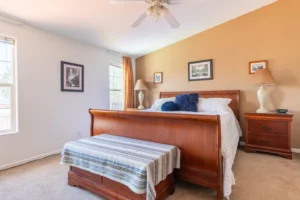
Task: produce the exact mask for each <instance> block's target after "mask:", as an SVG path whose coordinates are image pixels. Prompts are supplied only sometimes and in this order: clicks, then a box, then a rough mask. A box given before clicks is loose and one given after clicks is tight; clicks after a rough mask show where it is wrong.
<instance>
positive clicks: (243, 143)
mask: <svg viewBox="0 0 300 200" xmlns="http://www.w3.org/2000/svg"><path fill="white" fill-rule="evenodd" d="M245 145H246V143H245V142H240V146H245ZM292 152H293V153H300V149H295V148H292Z"/></svg>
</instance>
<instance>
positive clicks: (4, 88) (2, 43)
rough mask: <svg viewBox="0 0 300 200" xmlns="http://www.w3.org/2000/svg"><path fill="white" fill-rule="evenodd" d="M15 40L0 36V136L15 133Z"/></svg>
mask: <svg viewBox="0 0 300 200" xmlns="http://www.w3.org/2000/svg"><path fill="white" fill-rule="evenodd" d="M14 55H15V40H14V39H12V38H7V37H4V36H0V134H6V133H12V132H17V106H16V80H15V77H16V76H15V73H16V70H15V56H14Z"/></svg>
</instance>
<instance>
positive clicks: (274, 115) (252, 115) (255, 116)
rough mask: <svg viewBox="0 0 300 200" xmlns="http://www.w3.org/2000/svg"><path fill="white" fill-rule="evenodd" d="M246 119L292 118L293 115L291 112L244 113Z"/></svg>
mask: <svg viewBox="0 0 300 200" xmlns="http://www.w3.org/2000/svg"><path fill="white" fill-rule="evenodd" d="M244 116H245V118H246V119H261V120H288V121H290V120H292V119H293V117H294V115H293V114H292V113H287V114H280V113H245V115H244Z"/></svg>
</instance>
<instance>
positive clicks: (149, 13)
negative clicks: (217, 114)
mask: <svg viewBox="0 0 300 200" xmlns="http://www.w3.org/2000/svg"><path fill="white" fill-rule="evenodd" d="M153 10H154V9H153V6H151V7H149V8H148V9H147V15H148V16H151V15H152V14H153Z"/></svg>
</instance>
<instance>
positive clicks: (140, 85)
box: [134, 79, 148, 110]
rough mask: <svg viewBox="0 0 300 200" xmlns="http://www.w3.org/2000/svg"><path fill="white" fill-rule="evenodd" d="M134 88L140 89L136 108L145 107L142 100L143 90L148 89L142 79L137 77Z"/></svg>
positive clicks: (141, 108)
mask: <svg viewBox="0 0 300 200" xmlns="http://www.w3.org/2000/svg"><path fill="white" fill-rule="evenodd" d="M134 90H137V91H140V92H139V95H138V97H139V102H140V105H139V107H138V109H139V110H143V109H145V107H144V106H143V101H144V92H143V91H146V90H148V88H147V86H146V83H145V81H144V80H142V79H139V80H138V81H137V82H136V84H135V87H134Z"/></svg>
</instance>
